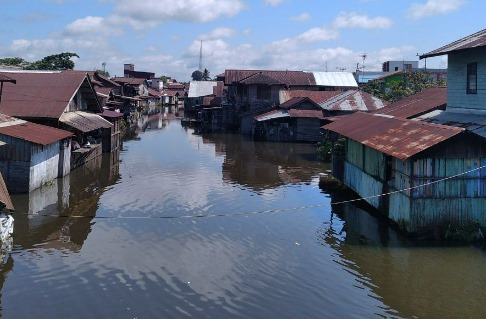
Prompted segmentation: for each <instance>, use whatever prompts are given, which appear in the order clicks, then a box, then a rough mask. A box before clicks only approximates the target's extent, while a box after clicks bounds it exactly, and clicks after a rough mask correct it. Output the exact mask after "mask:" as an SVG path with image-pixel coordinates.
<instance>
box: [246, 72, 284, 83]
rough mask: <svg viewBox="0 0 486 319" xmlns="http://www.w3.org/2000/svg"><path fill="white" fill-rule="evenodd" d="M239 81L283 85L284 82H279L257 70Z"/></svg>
mask: <svg viewBox="0 0 486 319" xmlns="http://www.w3.org/2000/svg"><path fill="white" fill-rule="evenodd" d="M239 83H242V84H247V85H250V84H252V85H284V83H282V82H280V81H279V80H277V79H275V78H273V77H271V76H269V75H267V74H263V73H262V72H258V73H256V74H252V75H250V76H249V77H247V78H245V79H243V80H241V81H240V82H239Z"/></svg>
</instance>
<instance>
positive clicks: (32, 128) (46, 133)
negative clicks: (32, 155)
mask: <svg viewBox="0 0 486 319" xmlns="http://www.w3.org/2000/svg"><path fill="white" fill-rule="evenodd" d="M15 123H17V122H16V121H15ZM4 124H5V123H4ZM0 134H3V135H7V136H11V137H15V138H18V139H21V140H24V141H29V142H32V143H35V144H40V145H48V144H51V143H54V142H57V141H59V140H62V139H64V138H67V137H70V136H72V135H73V134H72V133H71V132H68V131H64V130H60V129H57V128H54V127H50V126H45V125H40V124H36V123H31V122H25V121H24V122H23V123H21V124H15V125H3V126H0Z"/></svg>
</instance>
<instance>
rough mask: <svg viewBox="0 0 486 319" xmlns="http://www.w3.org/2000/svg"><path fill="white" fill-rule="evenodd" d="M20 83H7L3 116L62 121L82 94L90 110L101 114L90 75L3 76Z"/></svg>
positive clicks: (9, 74)
mask: <svg viewBox="0 0 486 319" xmlns="http://www.w3.org/2000/svg"><path fill="white" fill-rule="evenodd" d="M0 75H3V76H8V77H10V78H13V79H15V80H16V82H17V83H16V84H12V83H4V87H3V92H2V105H1V106H0V112H2V113H4V114H8V115H11V116H15V117H20V118H54V119H59V117H60V116H61V115H62V113H63V112H64V110H65V109H66V107H67V106H68V104H69V102H70V101H71V100H72V98H73V97H74V95H75V93H76V92H77V91H78V90H80V91H81V92H82V93H83V94H84V96H85V99H86V101H87V103H88V108H89V109H90V110H93V111H101V110H102V108H101V104H100V102H99V100H98V97H97V96H96V93H95V91H94V90H93V88H92V86H91V82H90V81H89V78H88V75H87V73H86V72H72V71H71V72H68V71H66V72H65V71H62V72H29V71H15V72H1V73H0Z"/></svg>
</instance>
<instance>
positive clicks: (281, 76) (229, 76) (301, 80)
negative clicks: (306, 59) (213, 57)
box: [224, 70, 316, 86]
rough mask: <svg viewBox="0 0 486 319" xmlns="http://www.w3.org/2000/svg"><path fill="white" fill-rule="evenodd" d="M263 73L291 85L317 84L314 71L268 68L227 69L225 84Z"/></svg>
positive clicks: (274, 79)
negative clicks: (272, 69) (270, 69)
mask: <svg viewBox="0 0 486 319" xmlns="http://www.w3.org/2000/svg"><path fill="white" fill-rule="evenodd" d="M258 73H261V74H263V75H266V76H268V77H270V78H272V79H273V80H272V81H277V82H279V83H282V84H287V85H289V86H296V85H298V86H309V85H312V86H315V85H316V80H315V78H314V75H313V74H312V73H308V72H303V71H268V70H226V71H225V75H224V84H225V85H229V84H234V83H238V82H240V81H242V80H245V79H247V78H249V77H251V76H253V75H255V74H258Z"/></svg>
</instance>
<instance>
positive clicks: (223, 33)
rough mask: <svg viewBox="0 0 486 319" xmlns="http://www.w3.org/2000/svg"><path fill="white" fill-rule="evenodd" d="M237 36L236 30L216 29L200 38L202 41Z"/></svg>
mask: <svg viewBox="0 0 486 319" xmlns="http://www.w3.org/2000/svg"><path fill="white" fill-rule="evenodd" d="M235 34H236V30H235V29H232V28H216V29H214V30H212V31H211V32H209V33H205V34H203V35H201V36H200V37H199V39H200V40H203V41H206V40H214V39H218V38H227V37H231V36H233V35H235Z"/></svg>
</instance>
